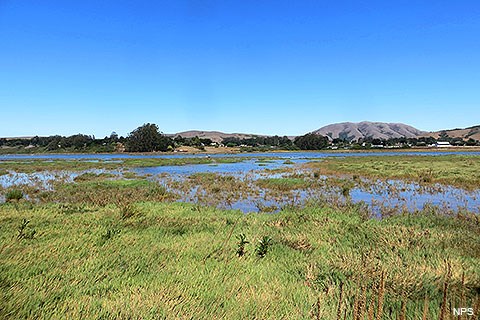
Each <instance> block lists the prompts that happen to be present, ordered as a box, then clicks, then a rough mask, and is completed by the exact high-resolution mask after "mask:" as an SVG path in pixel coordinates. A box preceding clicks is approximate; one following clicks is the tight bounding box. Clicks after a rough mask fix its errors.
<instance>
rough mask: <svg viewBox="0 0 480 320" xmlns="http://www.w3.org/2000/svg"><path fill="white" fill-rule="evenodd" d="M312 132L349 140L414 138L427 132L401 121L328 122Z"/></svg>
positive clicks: (331, 137)
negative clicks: (328, 123)
mask: <svg viewBox="0 0 480 320" xmlns="http://www.w3.org/2000/svg"><path fill="white" fill-rule="evenodd" d="M313 133H316V134H320V135H322V136H327V137H329V138H330V139H335V138H340V139H346V140H349V141H352V140H358V139H360V138H367V137H371V138H376V139H390V138H400V137H407V138H416V137H420V136H423V135H425V134H427V132H424V131H420V130H418V129H416V128H414V127H412V126H408V125H406V124H403V123H384V122H369V121H363V122H358V123H355V122H342V123H335V124H330V125H328V126H325V127H322V128H320V129H318V130H315V131H313Z"/></svg>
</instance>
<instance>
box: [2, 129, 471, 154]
mask: <svg viewBox="0 0 480 320" xmlns="http://www.w3.org/2000/svg"><path fill="white" fill-rule="evenodd" d="M438 141H448V142H449V143H450V144H451V145H455V146H464V145H466V146H479V145H480V142H479V141H478V140H474V139H471V138H470V139H468V140H466V141H465V140H463V139H462V138H452V137H449V136H448V135H446V134H442V135H441V136H440V138H439V139H438ZM436 142H437V139H435V138H433V137H420V138H404V137H402V138H391V139H376V138H370V137H367V138H363V139H359V140H357V141H349V140H348V139H340V138H337V139H333V140H332V141H329V139H328V138H327V137H324V136H321V135H318V134H314V133H307V134H305V135H303V136H298V137H295V138H294V139H290V138H289V137H287V136H277V135H275V136H253V137H250V138H242V139H240V138H236V137H228V138H224V139H223V141H222V143H221V144H223V145H224V146H227V147H241V148H244V149H246V150H261V149H260V148H268V149H269V150H270V149H280V150H321V149H326V148H332V147H338V148H352V149H366V148H371V147H378V146H383V147H400V148H410V147H422V146H429V145H432V144H435V143H436ZM210 145H215V146H218V144H216V143H214V142H213V141H212V140H211V139H208V138H199V137H192V138H186V137H182V136H176V137H173V138H172V137H170V136H167V135H165V134H163V133H162V132H161V131H160V130H159V127H158V126H157V125H156V124H153V123H146V124H144V125H142V126H140V127H138V128H136V129H135V130H133V131H132V132H130V133H129V134H128V136H127V137H122V136H118V134H116V133H115V132H112V134H111V135H110V136H106V137H104V138H100V139H97V138H95V136H93V135H85V134H76V135H72V136H68V137H64V136H59V135H55V136H49V137H38V136H36V137H33V138H27V139H25V138H14V139H12V138H9V139H7V138H1V139H0V148H1V147H10V148H17V149H19V150H24V151H25V150H29V149H30V150H32V151H36V152H42V151H47V152H48V151H50V152H122V151H127V152H155V151H162V152H165V151H173V150H174V149H175V148H177V147H179V146H192V147H196V148H198V149H202V150H204V147H205V146H210Z"/></svg>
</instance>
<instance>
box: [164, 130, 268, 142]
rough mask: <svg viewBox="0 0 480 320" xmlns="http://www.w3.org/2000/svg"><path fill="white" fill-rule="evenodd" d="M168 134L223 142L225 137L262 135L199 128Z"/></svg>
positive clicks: (240, 137)
mask: <svg viewBox="0 0 480 320" xmlns="http://www.w3.org/2000/svg"><path fill="white" fill-rule="evenodd" d="M168 136H171V137H176V136H181V137H184V138H193V137H195V136H197V137H199V138H203V139H211V140H212V141H214V142H222V140H223V139H225V138H232V137H233V138H239V139H248V138H252V137H259V136H262V135H255V134H248V133H224V132H220V131H199V130H190V131H184V132H178V133H175V134H168Z"/></svg>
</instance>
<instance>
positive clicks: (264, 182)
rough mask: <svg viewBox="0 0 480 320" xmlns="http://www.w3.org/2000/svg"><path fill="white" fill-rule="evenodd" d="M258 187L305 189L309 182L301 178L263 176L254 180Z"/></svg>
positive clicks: (282, 189) (285, 189) (283, 189)
mask: <svg viewBox="0 0 480 320" xmlns="http://www.w3.org/2000/svg"><path fill="white" fill-rule="evenodd" d="M255 183H256V184H257V185H258V186H259V187H260V188H267V189H274V190H279V191H287V190H293V189H306V188H308V186H309V185H310V184H311V182H309V181H306V180H305V179H302V178H265V179H258V180H257V181H256V182H255Z"/></svg>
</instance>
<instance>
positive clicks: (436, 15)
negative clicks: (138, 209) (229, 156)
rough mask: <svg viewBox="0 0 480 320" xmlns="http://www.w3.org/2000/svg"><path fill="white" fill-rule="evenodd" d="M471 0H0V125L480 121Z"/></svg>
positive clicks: (286, 127) (48, 129) (8, 129)
mask: <svg viewBox="0 0 480 320" xmlns="http://www.w3.org/2000/svg"><path fill="white" fill-rule="evenodd" d="M479 39H480V2H478V1H451V0H449V1H433V0H432V1H318V0H316V1H301V0H298V1H247V0H243V1H209V0H203V1H180V0H178V1H141V0H140V1H119V0H117V1H98V0H96V1H89V0H83V1H48V0H45V1H29V0H22V1H18V0H16V1H15V0H0V136H26V135H51V134H62V135H70V134H75V133H85V134H94V135H96V136H99V137H103V136H105V135H109V134H110V132H112V131H116V132H118V133H119V134H121V135H126V134H127V133H128V132H130V131H132V130H133V129H135V128H136V127H138V126H139V125H142V124H143V123H146V122H151V123H156V124H158V125H159V127H160V129H161V130H162V131H164V132H167V133H173V132H178V131H183V130H189V129H200V130H219V131H224V132H248V133H258V134H279V135H298V134H303V133H306V132H308V131H312V130H315V129H317V128H319V127H321V126H324V125H327V124H330V123H335V122H343V121H352V122H356V121H362V120H370V121H385V122H403V123H406V124H410V125H413V126H415V127H417V128H419V129H422V130H439V129H445V128H454V127H465V126H471V125H478V124H480V40H479Z"/></svg>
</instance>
